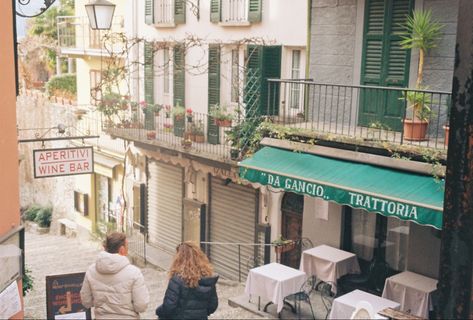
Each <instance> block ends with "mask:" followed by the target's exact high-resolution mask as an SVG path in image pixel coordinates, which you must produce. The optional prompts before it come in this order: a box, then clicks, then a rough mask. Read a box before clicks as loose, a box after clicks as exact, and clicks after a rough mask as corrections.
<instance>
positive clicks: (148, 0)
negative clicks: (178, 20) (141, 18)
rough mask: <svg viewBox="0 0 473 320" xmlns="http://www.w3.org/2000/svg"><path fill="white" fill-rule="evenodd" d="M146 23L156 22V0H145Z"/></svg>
mask: <svg viewBox="0 0 473 320" xmlns="http://www.w3.org/2000/svg"><path fill="white" fill-rule="evenodd" d="M145 23H146V24H153V23H154V0H145Z"/></svg>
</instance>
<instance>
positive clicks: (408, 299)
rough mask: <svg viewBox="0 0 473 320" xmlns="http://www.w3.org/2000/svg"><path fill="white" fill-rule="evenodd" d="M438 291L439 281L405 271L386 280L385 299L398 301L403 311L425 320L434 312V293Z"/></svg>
mask: <svg viewBox="0 0 473 320" xmlns="http://www.w3.org/2000/svg"><path fill="white" fill-rule="evenodd" d="M436 289H437V280H435V279H432V278H429V277H426V276H423V275H420V274H417V273H414V272H411V271H404V272H401V273H398V274H396V275H394V276H392V277H389V278H387V279H386V282H385V283H384V290H383V298H387V299H390V300H394V301H397V302H399V303H400V304H401V310H402V311H406V312H408V313H411V314H413V315H416V316H419V317H422V318H424V319H426V318H428V317H429V311H430V310H433V304H432V293H433V292H434V291H435V290H436Z"/></svg>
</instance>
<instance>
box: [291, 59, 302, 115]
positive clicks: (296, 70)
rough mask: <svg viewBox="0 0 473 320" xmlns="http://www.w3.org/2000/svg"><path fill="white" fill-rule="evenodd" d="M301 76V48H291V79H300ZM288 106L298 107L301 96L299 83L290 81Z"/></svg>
mask: <svg viewBox="0 0 473 320" xmlns="http://www.w3.org/2000/svg"><path fill="white" fill-rule="evenodd" d="M300 77H301V50H292V66H291V79H300ZM289 94H290V97H289V107H291V108H299V103H300V97H301V85H300V84H297V83H291V88H290V91H289Z"/></svg>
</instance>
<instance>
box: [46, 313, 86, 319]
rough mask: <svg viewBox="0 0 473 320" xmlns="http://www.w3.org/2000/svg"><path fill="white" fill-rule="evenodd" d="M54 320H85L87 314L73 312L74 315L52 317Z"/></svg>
mask: <svg viewBox="0 0 473 320" xmlns="http://www.w3.org/2000/svg"><path fill="white" fill-rule="evenodd" d="M54 319H61V320H65V319H75V320H77V319H84V320H85V319H87V314H86V313H85V312H74V313H67V314H57V315H55V316H54Z"/></svg>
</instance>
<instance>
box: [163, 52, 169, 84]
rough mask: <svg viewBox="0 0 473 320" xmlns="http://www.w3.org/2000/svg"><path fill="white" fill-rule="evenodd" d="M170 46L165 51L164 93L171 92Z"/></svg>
mask: <svg viewBox="0 0 473 320" xmlns="http://www.w3.org/2000/svg"><path fill="white" fill-rule="evenodd" d="M169 61H170V60H169V48H166V49H164V51H163V66H164V75H163V81H164V93H169V70H170V69H169Z"/></svg>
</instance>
